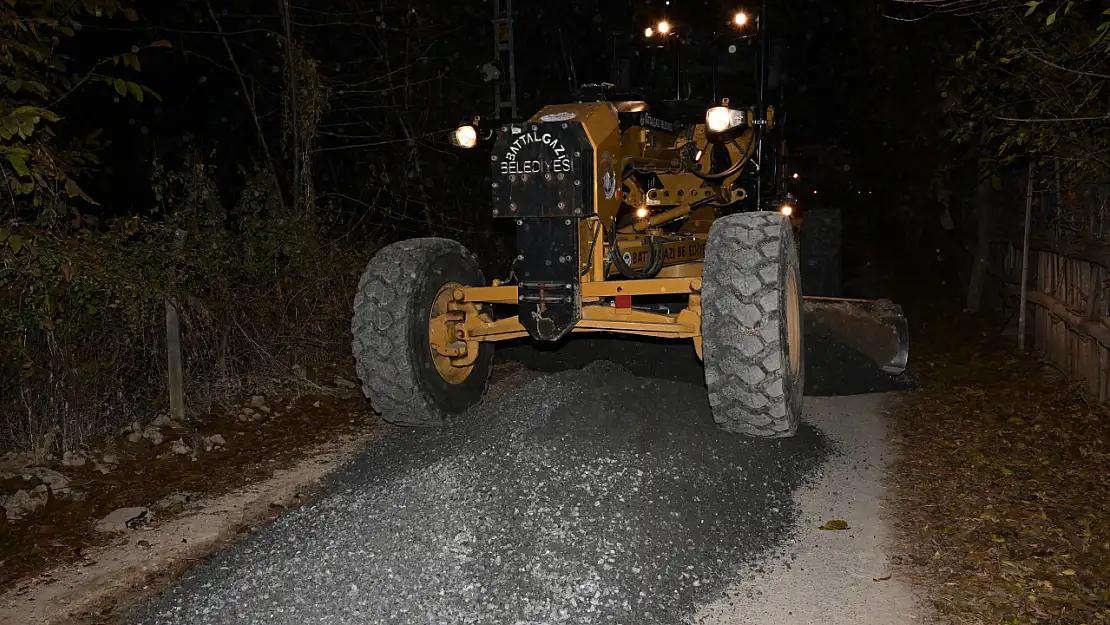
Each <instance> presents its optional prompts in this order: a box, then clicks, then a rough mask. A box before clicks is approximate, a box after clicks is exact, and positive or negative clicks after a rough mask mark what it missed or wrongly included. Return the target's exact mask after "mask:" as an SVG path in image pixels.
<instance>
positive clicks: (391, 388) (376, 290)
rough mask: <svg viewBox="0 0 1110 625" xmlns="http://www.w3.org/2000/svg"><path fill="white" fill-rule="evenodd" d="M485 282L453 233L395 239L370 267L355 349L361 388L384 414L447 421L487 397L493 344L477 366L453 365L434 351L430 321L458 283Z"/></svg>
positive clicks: (419, 421) (355, 321)
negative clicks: (454, 366)
mask: <svg viewBox="0 0 1110 625" xmlns="http://www.w3.org/2000/svg"><path fill="white" fill-rule="evenodd" d="M484 284H485V279H484V277H483V276H482V270H481V269H480V268H479V266H478V261H477V260H476V259H475V258H474V255H473V254H471V253H470V252H469V251H468V250H467V249H466V248H465V247H463V246H462V245H460V244H459V243H457V242H455V241H452V240H450V239H440V238H421V239H410V240H408V241H401V242H398V243H393V244H391V245H388V246H386V247H384V248H382V249H381V250H379V251H378V253H377V254H375V255H374V258H373V259H371V260H370V262H369V263H368V264H367V265H366V270H365V271H364V272H363V274H362V279H361V280H360V281H359V284H358V292H357V294H356V295H355V301H354V315H353V317H352V319H351V333H352V335H353V340H352V342H351V349H352V352H353V353H354V358H355V369H356V371H357V372H358V377H359V379H360V380H361V381H362V392H363V394H364V395H365V396H366V397H367V398H368V399H369V400H370V405H371V406H372V407H373V408H374V410H375V411H376V412H378V413H379V414H380V415H381V417H382V419H384V420H385V421H388V422H389V423H393V424H396V425H408V426H434V425H441V424H442V423H443V422H444V421H445V420H446V419H448V418H449V417H452V416H455V415H458V414H460V413H463V412H465V411H466V410H467V409H469V408H470V407H471V406H473V405H474V404H476V403H478V401H480V400H481V398H482V396H483V394H484V393H485V391H486V387H487V385H488V381H489V374H490V369H491V363H492V361H493V345H492V344H491V343H480V347H479V352H478V358H477V360H476V361H475V362H474V364H473V365H472V366H470V367H469V368H463V369H458V370H456V369H452V368H450V364H446V365H445V364H444V362H445V361H444V359H443V357H440V356H438V354H436V353H435V352H433V350H432V348H431V346H430V341H429V329H428V322H429V319H430V318H431V317H432V310H433V308H436V307H439V308H442V306H443V301H444V299H445V298H444V293H448V292H449V291H451V290H453V285H457V286H481V285H484ZM445 287H446V288H445ZM440 312H443V311H440Z"/></svg>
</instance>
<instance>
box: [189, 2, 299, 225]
mask: <svg viewBox="0 0 1110 625" xmlns="http://www.w3.org/2000/svg"><path fill="white" fill-rule="evenodd" d="M204 6H205V7H206V8H207V9H208V15H209V16H210V17H211V18H212V23H213V24H215V25H216V31H217V32H219V33H220V41H222V42H223V44H224V49H225V50H227V58H228V60H230V61H231V66H232V67H233V68H235V74H236V76H238V77H239V85H240V86H241V87H242V88H243V99H244V100H246V102H247V108H249V109H250V112H251V119H253V120H254V127H255V129H256V130H257V131H258V142H259V143H260V144H262V152H263V153H265V154H266V162H267V163H268V164H269V166H270V167H269V169H270V176H272V177H273V179H274V186H275V189H274V192H275V194H276V195H277V200H278V204H280V205H281V209H282V211H284V210H285V198H284V197H283V196H282V194H281V181H280V180H279V179H278V175H277V168H276V167H274V157H273V155H272V154H271V153H270V146H269V145H267V143H266V135H265V133H263V132H262V122H261V121H259V120H258V111H256V110H255V108H254V100H253V99H251V97H250V96H249V95H247V94H248V93H249V92H250V90H249V89H247V80H246V79H245V78H243V71H242V70H241V69H240V68H239V62H238V61H236V60H235V53H234V52H232V51H231V46H230V45H229V44H228V43H227V37H225V36H224V34H223V32H224V31H223V26H221V25H220V20H219V18H217V17H216V12H215V11H213V10H212V3H211V1H210V0H204Z"/></svg>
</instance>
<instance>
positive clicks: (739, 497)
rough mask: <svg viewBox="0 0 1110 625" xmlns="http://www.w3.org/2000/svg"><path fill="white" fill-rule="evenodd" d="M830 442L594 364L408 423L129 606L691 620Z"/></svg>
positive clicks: (766, 538) (369, 619) (529, 622)
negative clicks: (733, 420)
mask: <svg viewBox="0 0 1110 625" xmlns="http://www.w3.org/2000/svg"><path fill="white" fill-rule="evenodd" d="M641 360H644V359H641ZM661 365H662V363H661V362H659V361H656V368H659V367H660V366H661ZM633 368H635V367H633ZM672 377H674V376H672ZM829 453H831V452H830V445H829V443H828V442H827V441H826V439H824V437H823V436H821V435H820V434H819V433H818V431H817V430H816V429H814V428H813V427H811V426H807V425H803V427H802V428H801V430H800V431H799V433H798V435H797V436H796V437H794V438H791V439H784V440H777V441H762V440H749V439H745V438H742V437H738V436H733V435H728V434H725V433H723V432H721V431H720V430H718V429H717V427H716V426H715V424H714V423H713V419H712V417H711V416H710V413H709V405H708V400H707V398H706V393H705V389H704V387H703V386H701V385H699V384H693V383H689V382H687V381H680V380H674V379H671V380H667V379H659V378H647V377H636V376H635V375H633V374H632V373H631V372H630V371H629V370H628V369H626V368H624V367H622V366H619V365H616V364H614V363H612V362H608V361H598V362H593V363H591V364H588V365H586V366H585V367H584V368H582V369H573V370H565V371H561V372H557V373H552V374H548V375H545V376H542V377H539V378H537V379H534V380H533V381H531V382H529V383H527V384H525V385H524V386H521V387H519V388H517V389H514V390H512V391H509V392H507V393H506V394H503V395H500V396H498V397H497V398H496V399H495V400H490V401H488V402H486V403H485V404H483V405H481V406H478V407H477V408H476V409H474V410H473V411H471V413H470V414H468V415H466V416H464V417H463V418H461V419H459V420H458V421H456V422H454V423H452V424H450V425H448V426H446V427H444V428H437V429H425V430H418V429H405V430H400V431H398V432H397V433H396V434H394V435H392V436H391V437H389V438H387V439H386V440H385V441H383V442H381V443H379V444H376V445H374V446H373V447H372V448H370V449H369V450H368V451H367V452H366V453H365V455H363V456H362V457H361V458H359V459H358V460H357V461H356V462H354V463H353V464H352V465H351V466H350V467H348V468H346V469H345V470H343V471H342V472H341V473H340V474H338V475H337V476H336V478H335V479H334V480H333V482H332V483H331V484H330V485H328V487H327V492H328V493H329V494H327V495H325V496H323V497H322V498H321V499H320V500H318V501H317V502H316V503H314V504H312V505H309V506H306V507H303V508H300V509H298V510H296V511H293V512H291V513H289V514H288V515H286V516H285V517H283V518H282V519H280V520H279V521H277V522H276V523H274V524H273V525H271V526H269V527H266V528H264V529H262V530H261V531H259V532H258V533H256V534H253V535H251V536H249V537H247V538H245V539H244V540H243V541H242V542H241V543H240V544H239V545H237V546H236V547H234V548H232V549H230V550H228V551H226V552H224V553H223V554H220V555H217V556H215V557H214V558H213V559H212V560H210V561H209V562H207V563H205V564H203V565H201V566H198V567H196V568H195V569H193V570H192V571H191V572H190V573H189V574H188V575H187V576H186V577H185V578H183V579H182V580H181V581H180V582H178V583H177V584H175V585H174V586H173V587H171V588H170V589H169V590H167V591H166V592H165V593H164V594H163V595H162V596H161V597H159V598H158V599H156V600H155V601H154V602H153V603H152V604H150V605H148V606H146V607H144V608H143V610H142V611H141V612H140V613H138V614H136V615H134V618H133V619H132V620H131V622H132V623H135V624H158V625H167V624H170V623H182V624H186V623H205V624H224V623H228V624H230V623H236V624H241V623H260V624H261V623H266V624H268V625H281V624H286V623H288V624H297V625H304V624H309V623H327V624H329V625H338V624H342V623H359V624H363V623H398V624H408V623H412V624H416V623H420V624H439V623H443V624H451V625H454V624H461V623H483V624H484V623H490V624H512V625H539V624H541V623H543V624H547V623H574V624H578V623H583V624H584V623H643V624H653V623H668V624H672V623H681V622H685V621H686V619H688V618H690V616H691V615H692V614H693V613H694V612H695V610H696V606H697V605H698V604H700V603H704V602H707V601H710V600H712V599H715V598H718V597H720V596H722V592H723V590H724V589H725V588H727V586H728V584H729V583H730V582H731V581H733V580H732V578H733V576H734V575H735V574H736V573H737V572H738V571H739V570H740V569H741V568H743V567H744V566H745V565H749V564H751V563H753V562H758V561H759V558H760V557H761V556H762V555H763V554H765V553H766V552H767V551H768V550H769V549H771V548H773V547H774V546H775V545H776V544H779V543H781V542H782V541H783V540H784V539H785V538H786V537H787V536H788V535H789V534H790V532H791V529H792V527H793V524H794V521H795V518H796V514H797V513H796V510H795V507H794V503H793V494H794V491H795V490H796V489H797V488H799V487H800V486H801V485H802V484H803V483H805V482H806V481H807V480H808V479H809V478H811V477H812V476H813V475H814V474H815V473H816V472H817V471H818V468H819V467H820V466H821V464H822V462H823V460H824V459H825V458H826V457H827V455H828V454H829Z"/></svg>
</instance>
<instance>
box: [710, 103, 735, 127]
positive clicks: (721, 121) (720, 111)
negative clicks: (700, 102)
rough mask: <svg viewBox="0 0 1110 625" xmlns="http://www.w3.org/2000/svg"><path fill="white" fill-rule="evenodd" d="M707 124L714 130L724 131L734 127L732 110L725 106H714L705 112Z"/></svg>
mask: <svg viewBox="0 0 1110 625" xmlns="http://www.w3.org/2000/svg"><path fill="white" fill-rule="evenodd" d="M705 125H706V126H709V129H710V130H712V131H713V132H724V131H726V130H728V129H729V128H731V127H732V111H730V110H729V109H728V107H725V106H714V107H713V108H711V109H709V110H708V111H706V112H705Z"/></svg>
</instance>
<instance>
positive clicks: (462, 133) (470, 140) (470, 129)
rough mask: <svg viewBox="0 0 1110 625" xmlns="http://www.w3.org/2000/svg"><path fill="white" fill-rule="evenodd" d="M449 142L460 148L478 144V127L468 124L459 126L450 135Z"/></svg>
mask: <svg viewBox="0 0 1110 625" xmlns="http://www.w3.org/2000/svg"><path fill="white" fill-rule="evenodd" d="M451 143H453V144H455V145H457V146H458V147H460V148H472V147H474V146H476V145H478V129H477V128H475V127H474V126H471V125H470V124H465V125H462V126H459V127H458V128H456V129H455V132H454V133H453V134H452V135H451Z"/></svg>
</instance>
